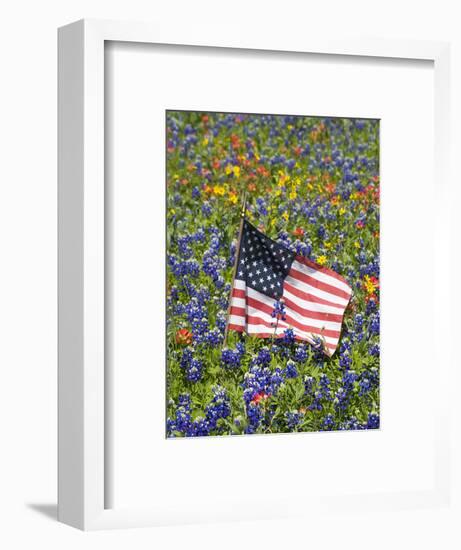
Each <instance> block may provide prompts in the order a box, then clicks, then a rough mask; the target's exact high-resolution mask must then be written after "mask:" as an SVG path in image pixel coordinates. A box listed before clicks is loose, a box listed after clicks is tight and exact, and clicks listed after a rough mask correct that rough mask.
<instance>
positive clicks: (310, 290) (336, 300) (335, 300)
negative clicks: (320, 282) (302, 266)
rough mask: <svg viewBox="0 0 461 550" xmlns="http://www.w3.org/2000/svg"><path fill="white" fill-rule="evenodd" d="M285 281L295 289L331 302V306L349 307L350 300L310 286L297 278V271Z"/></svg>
mask: <svg viewBox="0 0 461 550" xmlns="http://www.w3.org/2000/svg"><path fill="white" fill-rule="evenodd" d="M285 281H286V282H288V283H289V284H291V285H293V286H294V287H295V288H299V290H302V291H303V292H306V293H307V294H312V295H313V296H316V297H317V298H321V299H322V300H324V301H326V302H329V304H331V305H333V306H336V307H338V304H339V305H340V306H344V307H345V306H347V303H348V301H349V300H348V299H347V300H346V299H345V298H342V297H341V296H337V295H336V294H330V293H329V292H325V291H323V290H320V289H319V288H316V287H315V286H312V285H309V284H307V283H306V282H304V281H302V280H301V279H298V277H296V271H294V270H293V271H290V274H289V275H288V276H287V278H286V279H285Z"/></svg>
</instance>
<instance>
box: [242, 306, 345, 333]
mask: <svg viewBox="0 0 461 550" xmlns="http://www.w3.org/2000/svg"><path fill="white" fill-rule="evenodd" d="M247 304H248V305H249V306H252V307H254V308H255V309H259V310H260V311H264V312H265V313H267V314H269V315H271V313H272V311H273V309H272V308H271V307H270V306H268V305H266V304H263V303H262V302H259V301H258V300H255V299H254V298H247ZM248 319H249V317H247V320H248ZM286 322H287V324H288V325H291V326H293V327H296V328H297V329H298V330H301V331H303V332H312V334H317V335H319V336H328V337H330V338H339V335H340V331H339V330H330V329H323V330H322V329H321V328H318V327H311V326H310V325H304V324H302V323H300V322H299V321H297V320H296V319H293V317H291V315H290V314H289V312H288V311H287V313H286Z"/></svg>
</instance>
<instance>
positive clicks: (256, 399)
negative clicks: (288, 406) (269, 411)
mask: <svg viewBox="0 0 461 550" xmlns="http://www.w3.org/2000/svg"><path fill="white" fill-rule="evenodd" d="M268 397H269V394H267V393H266V392H265V391H261V392H259V393H257V394H256V395H255V396H254V397H253V399H252V400H251V402H252V403H254V404H255V405H257V404H258V403H259V402H260V401H262V400H263V399H267V398H268Z"/></svg>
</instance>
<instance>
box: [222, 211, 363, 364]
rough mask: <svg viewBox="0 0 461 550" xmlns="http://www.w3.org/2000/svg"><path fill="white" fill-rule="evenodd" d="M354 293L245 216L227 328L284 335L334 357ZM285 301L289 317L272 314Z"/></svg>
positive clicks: (252, 333) (268, 335)
mask: <svg viewBox="0 0 461 550" xmlns="http://www.w3.org/2000/svg"><path fill="white" fill-rule="evenodd" d="M351 295H352V289H351V287H350V286H349V285H348V284H347V282H346V281H345V279H344V278H343V277H341V275H338V274H337V273H335V272H334V271H332V270H331V269H328V268H326V267H323V266H320V265H318V264H316V263H314V262H312V261H311V260H308V259H307V258H304V257H302V256H300V255H297V254H296V253H295V252H292V251H290V250H288V249H287V248H286V247H284V246H282V245H280V244H278V243H276V242H275V241H273V240H272V239H270V238H269V237H266V235H264V234H263V233H261V231H259V230H258V229H257V228H256V227H254V225H252V224H251V223H250V222H249V221H248V220H246V219H244V220H243V224H242V232H241V237H240V247H239V250H238V257H237V263H236V271H235V278H234V284H233V288H232V295H231V302H230V310H229V318H228V327H227V328H228V329H231V330H236V331H238V332H246V333H247V334H248V335H250V336H257V337H259V338H271V337H272V336H274V335H275V336H276V337H281V336H283V334H284V332H285V330H286V329H288V328H291V329H292V330H293V332H294V334H295V338H296V339H297V340H304V341H306V342H309V343H311V344H313V345H316V346H318V345H319V344H320V345H321V346H322V349H323V351H324V352H325V353H326V354H327V355H329V356H331V355H333V353H334V352H335V350H336V348H337V346H338V342H339V337H340V333H341V325H342V322H343V316H344V311H345V309H346V307H347V305H348V303H349V300H350V298H351ZM277 302H283V305H284V308H285V319H284V320H283V319H278V320H277V319H276V318H274V317H272V314H273V312H274V308H275V304H276V303H277Z"/></svg>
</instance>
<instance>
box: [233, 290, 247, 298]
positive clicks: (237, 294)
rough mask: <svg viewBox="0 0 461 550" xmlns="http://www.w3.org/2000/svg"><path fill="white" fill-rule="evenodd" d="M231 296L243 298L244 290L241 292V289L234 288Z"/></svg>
mask: <svg viewBox="0 0 461 550" xmlns="http://www.w3.org/2000/svg"><path fill="white" fill-rule="evenodd" d="M232 296H233V297H234V298H245V296H246V293H245V291H244V290H241V289H239V288H234V289H233V290H232Z"/></svg>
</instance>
